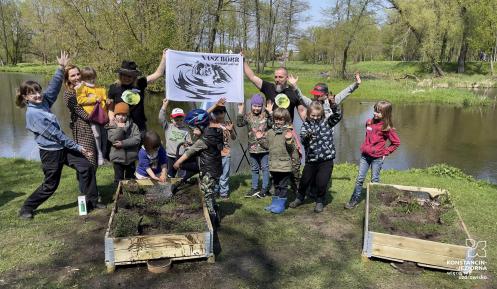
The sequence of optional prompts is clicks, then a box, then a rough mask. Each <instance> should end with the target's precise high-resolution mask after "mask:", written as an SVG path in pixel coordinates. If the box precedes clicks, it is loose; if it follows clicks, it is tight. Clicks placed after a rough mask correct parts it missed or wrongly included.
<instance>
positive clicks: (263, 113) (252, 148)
mask: <svg viewBox="0 0 497 289" xmlns="http://www.w3.org/2000/svg"><path fill="white" fill-rule="evenodd" d="M244 111H245V110H244V104H243V103H240V104H239V105H238V115H237V121H236V124H237V126H238V127H244V126H247V130H248V151H249V155H250V170H251V172H252V188H251V190H250V191H248V192H247V193H246V195H245V197H247V198H250V197H258V198H262V197H264V196H266V195H268V194H269V148H268V147H267V137H266V135H267V131H268V130H269V128H270V127H271V126H272V117H271V115H270V113H269V112H268V111H267V110H265V109H264V98H263V97H262V96H261V95H260V94H254V95H253V96H252V98H251V99H250V112H247V113H244ZM259 171H260V172H262V188H261V190H259Z"/></svg>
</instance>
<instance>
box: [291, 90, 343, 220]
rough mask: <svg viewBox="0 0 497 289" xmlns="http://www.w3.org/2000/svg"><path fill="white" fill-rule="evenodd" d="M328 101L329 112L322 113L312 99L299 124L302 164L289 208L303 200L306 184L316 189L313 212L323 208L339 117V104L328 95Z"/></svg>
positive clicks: (319, 105) (333, 156)
mask: <svg viewBox="0 0 497 289" xmlns="http://www.w3.org/2000/svg"><path fill="white" fill-rule="evenodd" d="M328 102H329V105H330V109H331V110H332V114H331V115H330V116H328V117H325V112H324V108H323V105H322V103H321V102H320V101H313V102H312V103H311V105H310V106H309V109H308V110H307V117H306V119H305V122H304V123H303V124H302V129H301V131H300V138H301V139H302V144H303V146H304V149H305V166H304V170H303V172H302V178H301V179H300V184H299V190H298V193H297V197H296V198H295V200H294V201H293V202H292V203H291V204H290V207H291V208H296V207H298V206H300V205H301V204H302V203H303V202H304V198H305V193H306V190H307V188H308V187H310V188H311V191H315V192H316V205H315V207H314V212H316V213H321V212H322V211H323V207H324V201H325V196H326V192H327V190H328V183H329V182H330V179H331V174H332V172H333V160H334V159H335V144H334V143H333V127H334V126H335V125H336V124H337V123H338V122H339V121H340V120H341V119H342V112H341V110H340V106H338V105H337V104H336V103H335V102H334V101H333V98H329V99H328Z"/></svg>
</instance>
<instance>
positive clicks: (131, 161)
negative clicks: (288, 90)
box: [18, 67, 400, 220]
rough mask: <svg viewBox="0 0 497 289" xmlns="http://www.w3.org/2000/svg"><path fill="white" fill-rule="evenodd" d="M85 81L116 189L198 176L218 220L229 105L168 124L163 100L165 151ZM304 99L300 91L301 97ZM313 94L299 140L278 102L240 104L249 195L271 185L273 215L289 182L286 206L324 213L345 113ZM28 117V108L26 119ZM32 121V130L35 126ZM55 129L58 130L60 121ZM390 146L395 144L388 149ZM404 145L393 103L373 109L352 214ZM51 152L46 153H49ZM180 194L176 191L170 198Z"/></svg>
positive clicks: (322, 88)
mask: <svg viewBox="0 0 497 289" xmlns="http://www.w3.org/2000/svg"><path fill="white" fill-rule="evenodd" d="M81 77H82V79H81V80H82V81H81V83H80V85H78V86H77V87H76V88H75V90H76V95H77V101H78V105H80V106H81V107H83V109H84V110H85V111H86V112H87V113H88V115H89V116H90V121H91V122H92V125H91V126H92V132H93V134H94V138H95V142H96V144H97V148H98V149H97V153H98V164H99V165H101V164H103V162H104V158H105V151H106V147H107V146H106V145H105V144H106V143H107V141H108V143H109V147H110V151H109V153H108V159H109V160H110V161H111V162H112V163H113V167H114V172H115V176H114V181H115V182H116V184H117V183H118V182H119V181H121V180H124V179H131V178H137V179H147V178H148V179H152V180H156V181H159V182H164V181H166V179H167V178H173V177H181V178H182V182H184V181H186V180H187V179H188V178H190V177H191V176H193V175H195V174H196V173H199V176H200V177H199V179H200V187H201V190H202V191H203V193H204V196H205V200H206V203H207V208H208V211H209V213H210V214H211V217H212V218H213V219H214V220H218V216H217V205H216V202H215V198H216V195H219V196H220V197H221V198H228V197H229V172H230V140H234V139H235V138H236V132H235V129H234V125H233V123H232V122H231V121H227V120H225V117H226V116H227V111H226V107H225V99H220V100H219V101H218V102H217V103H216V104H214V105H213V106H212V107H211V108H209V109H208V110H201V109H195V110H192V111H190V112H188V113H187V114H185V113H184V111H183V110H182V109H181V108H174V109H172V112H171V113H170V114H169V117H170V119H169V120H168V105H169V101H168V100H167V99H164V101H163V105H162V107H161V109H160V111H159V121H160V122H161V124H162V126H163V128H164V132H165V147H166V148H165V149H164V147H163V146H162V142H161V138H160V136H159V135H158V134H157V133H156V132H154V131H146V132H143V131H141V129H140V128H139V127H138V126H137V124H136V123H134V122H133V120H132V118H130V117H129V114H130V105H133V103H132V102H131V103H130V104H128V103H127V102H126V101H124V102H119V103H116V104H114V103H112V102H110V101H108V100H107V95H106V91H105V89H103V88H99V87H97V86H95V83H96V72H95V70H94V69H92V68H89V67H85V68H83V69H82V70H81ZM33 87H35V86H33ZM35 88H36V87H35ZM40 92H41V88H40V89H34V90H33V91H28V92H22V91H21V93H20V95H19V97H18V100H19V101H20V103H24V102H25V103H28V104H29V103H31V102H32V103H35V104H36V103H40V100H39V99H36V97H39V95H40ZM324 92H326V93H324ZM300 93H301V92H300V91H297V94H298V95H300ZM311 93H313V94H314V93H318V94H319V95H320V96H323V95H324V96H326V97H322V98H321V99H318V98H316V99H315V100H314V101H306V102H303V103H305V104H306V105H305V107H306V114H305V116H304V119H303V124H302V129H301V131H300V132H299V134H300V137H298V136H297V132H295V131H294V129H293V125H292V119H291V115H290V112H289V111H288V109H286V108H283V107H277V108H275V109H273V108H274V107H275V104H274V103H272V102H271V101H267V102H266V101H265V99H264V97H263V96H261V95H260V94H255V95H253V96H252V98H251V99H250V110H249V111H248V112H245V107H244V104H239V107H238V108H239V109H238V115H237V118H236V124H237V126H238V127H244V126H246V127H247V129H248V152H249V155H250V165H251V173H252V183H251V190H250V191H249V192H247V194H246V197H258V198H263V197H265V196H268V195H271V193H270V183H272V186H273V187H274V193H273V196H272V199H271V204H270V205H269V206H267V207H266V208H265V209H266V210H268V211H270V212H272V213H275V214H280V213H283V212H284V211H285V208H286V204H287V198H288V187H289V186H290V185H291V184H298V185H294V186H292V187H293V189H294V193H295V194H296V198H295V199H294V200H293V201H292V202H291V203H289V207H291V208H296V207H298V206H300V205H301V204H302V203H303V202H304V199H305V196H306V195H309V196H313V198H314V199H315V207H314V211H315V212H317V213H319V212H322V211H323V207H324V202H325V194H326V192H327V190H328V185H329V182H330V179H331V175H332V171H333V165H334V163H333V161H334V158H335V145H334V141H333V127H334V126H335V125H336V124H337V123H338V122H340V120H341V119H342V112H341V109H340V106H339V105H338V104H337V101H336V99H335V97H334V96H333V95H328V88H327V86H326V84H322V83H321V84H317V85H316V86H315V88H314V90H313V92H311ZM52 94H53V93H52ZM33 95H34V96H33ZM316 95H317V94H316ZM47 98H48V96H47ZM110 106H111V107H112V108H113V109H112V113H108V108H109V107H110ZM30 115H31V114H30V110H29V108H28V112H27V118H28V117H29V116H30ZM29 123H33V125H35V123H36V120H34V121H30V122H29ZM55 126H58V124H57V123H56V121H55ZM32 130H33V131H35V129H32ZM59 130H60V129H59ZM40 134H41V135H43V132H37V131H36V132H35V135H40ZM47 138H50V137H49V136H47ZM61 139H63V138H62V137H61ZM387 141H389V142H390V144H389V145H387ZM64 142H65V143H66V145H65V147H66V148H67V149H73V150H77V151H80V152H81V153H83V154H87V153H89V152H86V151H85V150H84V149H83V148H82V147H81V146H79V145H77V144H75V143H73V142H71V140H64ZM41 143H42V144H43V142H41ZM399 145H400V140H399V138H398V136H397V133H396V131H395V129H394V127H393V122H392V105H391V104H390V103H389V102H387V101H380V102H378V103H376V104H375V106H374V115H373V118H371V119H369V120H368V121H367V123H366V136H365V140H364V142H363V144H362V146H361V161H360V166H359V173H358V177H357V180H356V186H355V189H354V192H353V194H352V196H351V198H350V201H349V202H348V203H347V204H346V205H345V207H346V208H348V209H352V208H354V207H355V206H357V204H358V203H359V201H360V198H361V190H362V185H363V182H364V179H365V176H366V173H367V171H368V169H369V167H371V168H372V176H373V177H372V181H373V182H379V175H380V170H381V166H382V163H383V160H384V158H385V157H386V156H388V155H389V154H391V153H392V152H393V151H395V149H396V148H397V147H398V146H399ZM302 148H303V151H304V152H305V164H304V168H303V171H302V176H300V172H301V170H300V164H301V159H302ZM50 149H51V148H50V147H49V148H48V150H50ZM136 163H137V165H136V166H135V164H136ZM260 174H262V186H261V189H259V175H260ZM180 184H181V182H180ZM175 189H176V187H175V188H173V192H174V191H175Z"/></svg>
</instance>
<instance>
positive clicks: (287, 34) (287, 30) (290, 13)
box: [283, 0, 293, 66]
mask: <svg viewBox="0 0 497 289" xmlns="http://www.w3.org/2000/svg"><path fill="white" fill-rule="evenodd" d="M292 22H293V0H290V2H289V3H288V18H287V23H286V27H285V43H284V55H283V57H284V65H283V66H286V60H287V59H286V57H287V55H288V43H289V41H290V31H291V29H292Z"/></svg>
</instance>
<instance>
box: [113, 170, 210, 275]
mask: <svg viewBox="0 0 497 289" xmlns="http://www.w3.org/2000/svg"><path fill="white" fill-rule="evenodd" d="M177 180H179V179H176V180H175V179H173V180H171V182H172V183H174V182H176V181H177ZM125 182H127V181H122V182H121V183H120V184H119V185H118V187H117V190H116V193H115V196H114V205H113V208H112V213H111V215H110V219H109V224H108V228H107V231H106V233H105V265H106V266H107V272H109V273H111V272H114V270H115V267H116V266H119V265H128V264H138V263H147V261H148V260H154V259H163V258H169V259H171V260H172V261H175V260H187V259H199V258H207V260H208V261H209V262H214V260H215V259H214V253H213V237H214V230H213V227H212V224H211V221H210V217H209V213H208V211H207V208H206V206H205V202H204V201H202V206H203V215H204V218H205V222H206V224H207V226H206V227H207V228H208V230H206V231H203V232H191V233H171V234H158V235H145V236H131V237H121V238H115V237H112V236H111V226H112V221H113V218H114V215H115V213H116V211H117V210H118V207H117V201H118V199H119V197H120V196H121V195H122V188H121V184H122V183H125ZM138 183H139V185H140V186H150V185H153V183H152V182H151V181H148V180H145V181H141V180H140V181H138ZM196 188H198V193H199V194H200V188H199V187H198V186H197V187H196ZM202 200H203V197H202Z"/></svg>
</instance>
